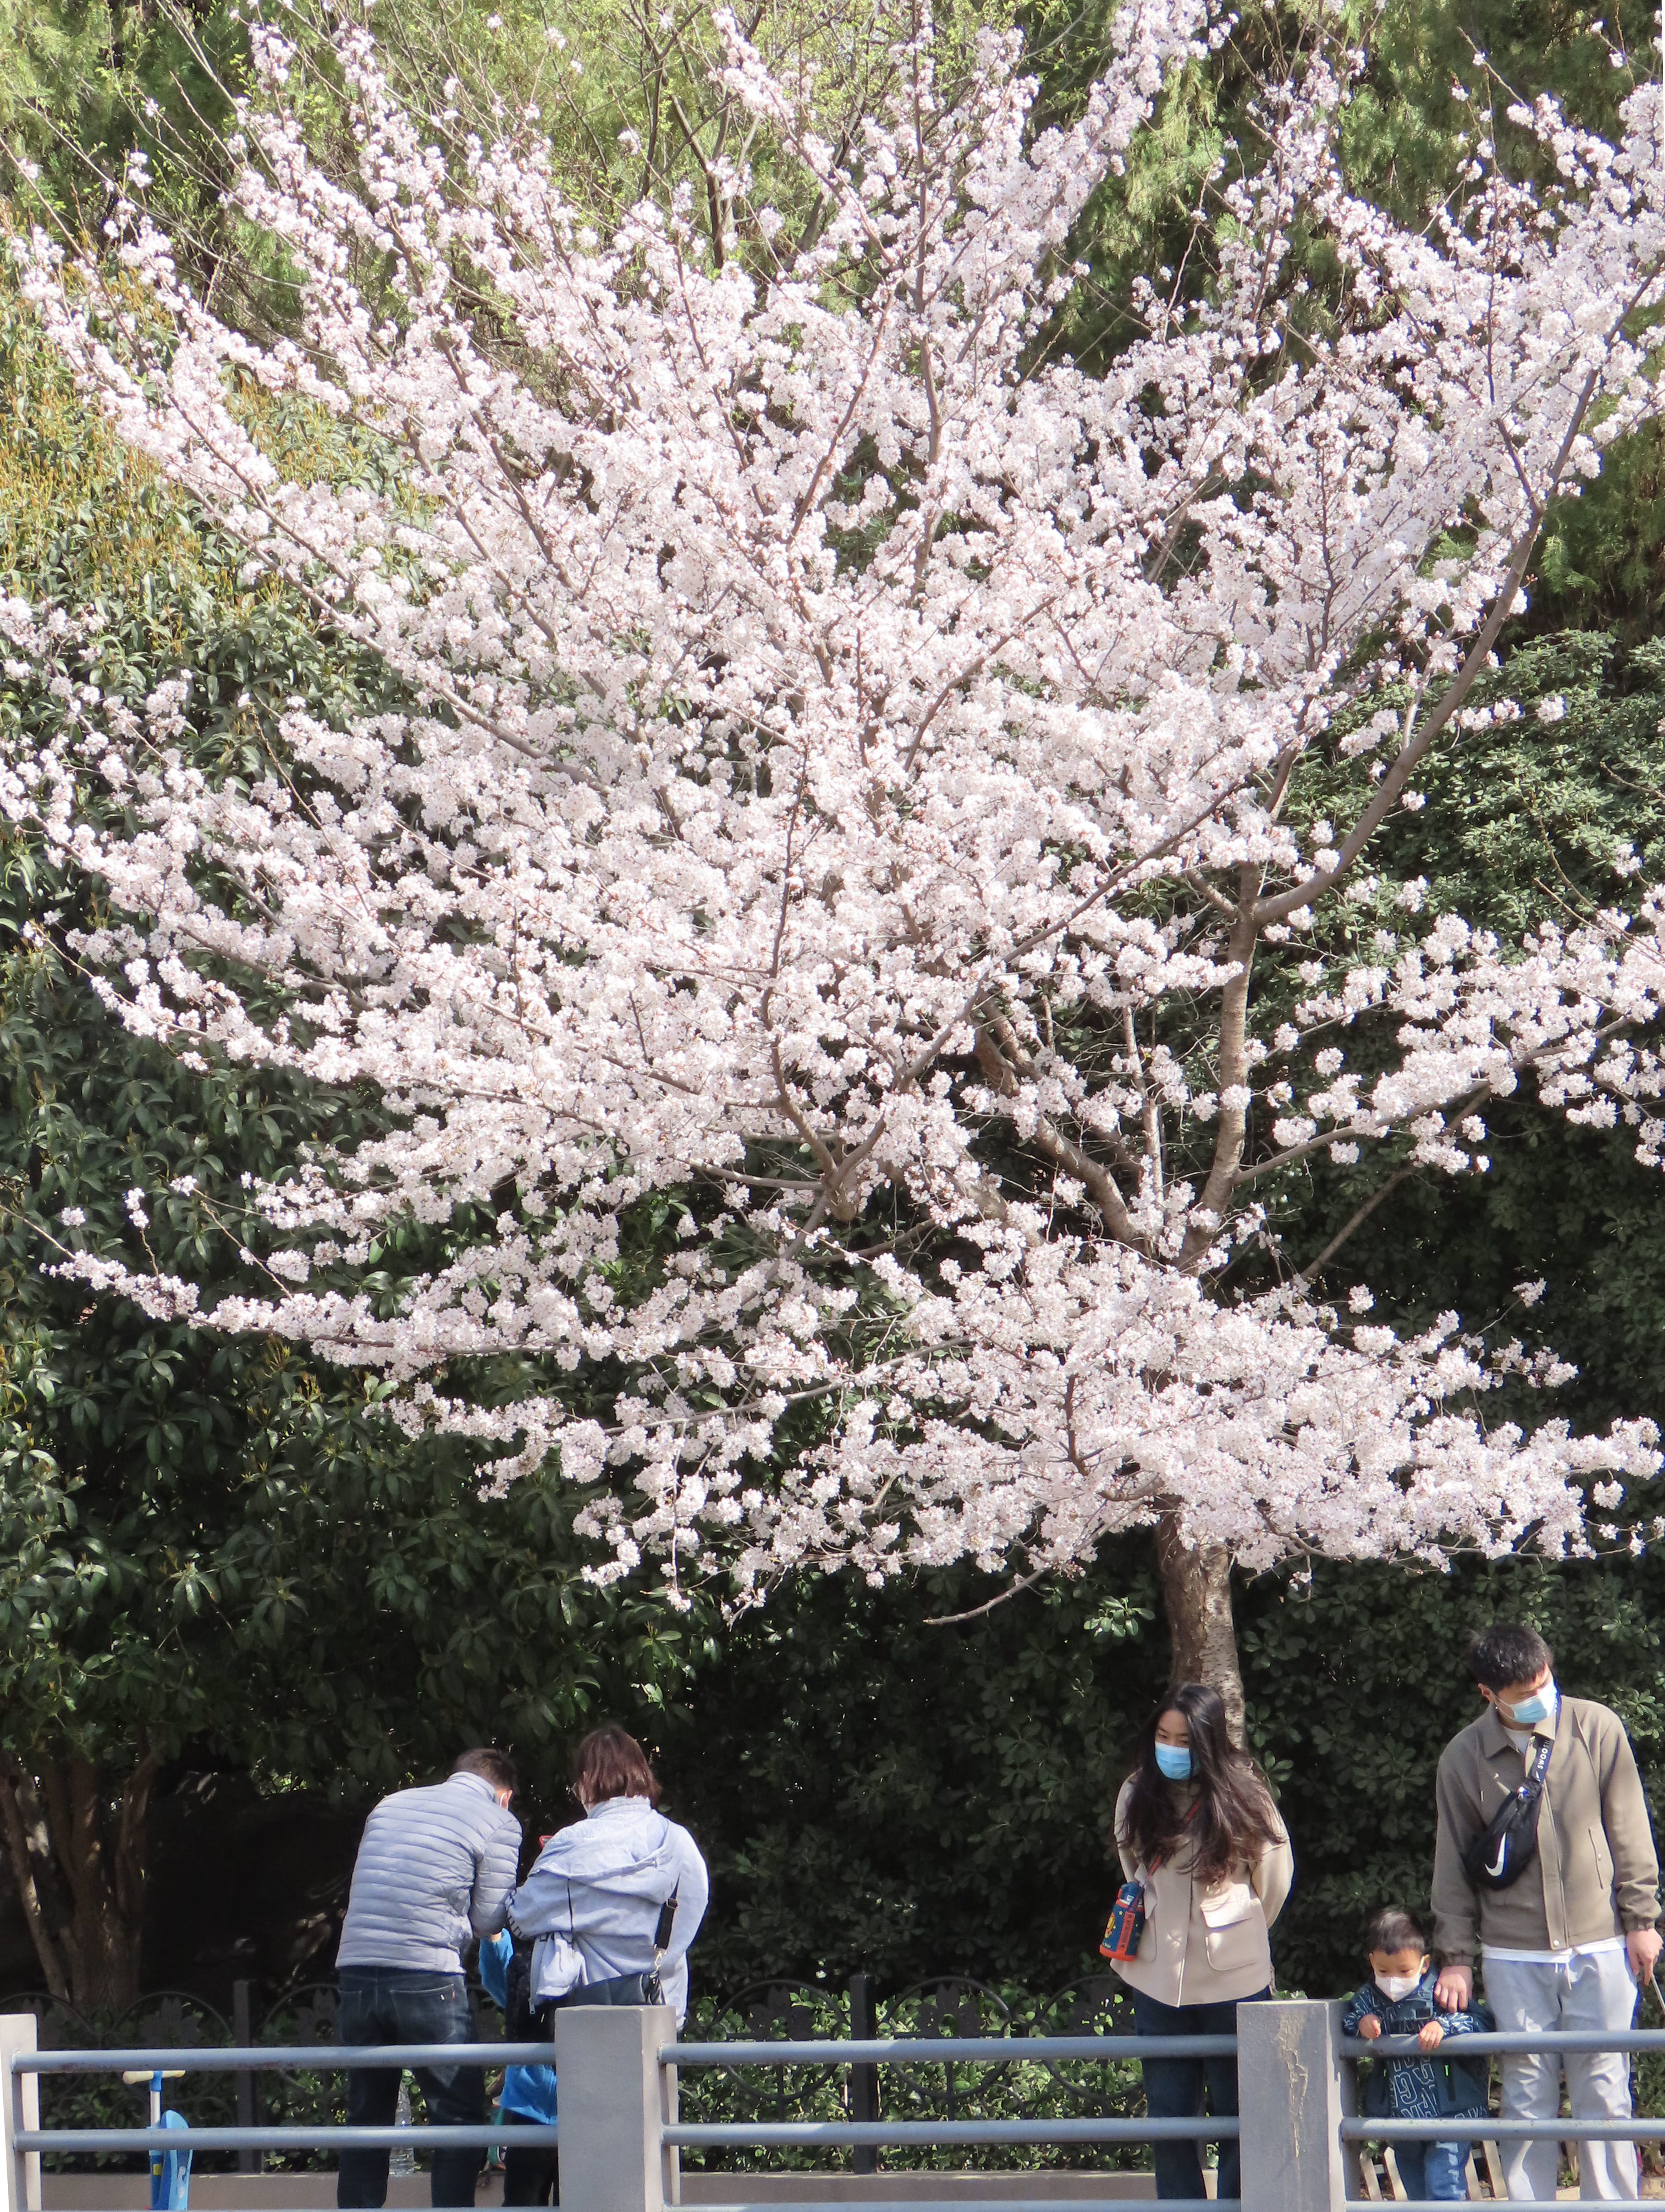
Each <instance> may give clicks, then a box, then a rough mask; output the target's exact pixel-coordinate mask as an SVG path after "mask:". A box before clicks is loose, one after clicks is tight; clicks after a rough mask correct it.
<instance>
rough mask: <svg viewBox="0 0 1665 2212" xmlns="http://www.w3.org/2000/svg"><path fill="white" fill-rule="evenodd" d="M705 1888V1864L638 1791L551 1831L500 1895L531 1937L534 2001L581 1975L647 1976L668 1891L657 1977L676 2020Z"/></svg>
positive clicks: (590, 1978)
mask: <svg viewBox="0 0 1665 2212" xmlns="http://www.w3.org/2000/svg"><path fill="white" fill-rule="evenodd" d="M710 1894H711V1879H710V1876H709V1875H708V1873H707V1872H706V1865H705V1861H704V1860H703V1859H702V1857H700V1853H699V1847H698V1845H697V1844H696V1843H695V1841H694V1838H692V1836H690V1834H689V1832H688V1831H687V1829H686V1828H679V1827H678V1826H677V1824H676V1822H675V1821H674V1820H666V1819H665V1815H664V1814H662V1813H656V1812H655V1811H654V1809H653V1806H652V1805H651V1804H650V1803H649V1802H648V1801H647V1798H645V1797H607V1798H604V1799H603V1801H602V1802H601V1803H600V1804H599V1805H592V1807H591V1808H590V1810H589V1812H588V1814H586V1816H585V1818H584V1819H583V1820H576V1821H574V1824H573V1825H572V1826H571V1827H570V1828H562V1830H561V1831H560V1832H559V1833H558V1834H556V1835H554V1836H551V1837H550V1840H549V1842H548V1843H547V1844H545V1845H544V1849H543V1850H542V1851H541V1852H540V1853H539V1855H538V1863H537V1865H536V1866H534V1867H533V1869H532V1872H531V1873H530V1874H529V1875H527V1876H526V1880H525V1881H523V1882H522V1883H521V1884H520V1887H519V1888H518V1889H517V1890H516V1891H515V1893H514V1894H513V1896H512V1897H511V1898H510V1899H509V1901H508V1924H509V1926H510V1927H511V1928H512V1929H513V1930H514V1932H515V1934H516V1935H517V1936H524V1937H532V1938H534V1939H535V1946H534V1948H533V1951H532V1996H533V1997H534V1999H535V2000H537V2001H539V2002H541V2001H542V2000H543V1999H544V1998H546V1997H550V1996H564V1995H565V1993H566V1991H567V1990H568V1989H571V1988H573V1987H574V1986H575V1985H576V1984H578V1983H580V1982H584V1983H589V1982H605V1981H609V1980H611V1978H612V1977H613V1976H614V1975H615V1974H645V1973H647V1972H648V1971H649V1969H650V1968H651V1967H652V1966H653V1933H654V1930H655V1929H656V1928H657V1927H658V1925H659V1908H660V1907H661V1906H662V1905H664V1904H665V1902H666V1901H667V1899H670V1898H671V1897H672V1896H673V1895H674V1896H675V1898H676V1899H677V1914H676V1918H675V1920H674V1921H673V1922H672V1923H671V1940H670V1942H668V1943H667V1944H666V1945H665V1952H664V1955H663V1956H662V1957H661V1959H660V1960H659V1980H660V1984H661V1985H662V1987H663V1989H664V1990H665V2002H666V2003H667V2004H668V2005H670V2006H671V2007H672V2008H674V2009H675V2012H676V2015H677V2018H678V2020H680V2019H681V2018H682V2016H683V2015H684V2013H685V2012H686V2011H687V2009H688V1947H689V1945H690V1943H691V1942H693V1941H694V1937H695V1936H696V1933H697V1932H698V1929H699V1925H700V1923H701V1921H702V1919H703V1918H704V1917H705V1908H706V1903H707V1900H708V1898H709V1897H710Z"/></svg>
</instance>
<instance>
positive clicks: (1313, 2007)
mask: <svg viewBox="0 0 1665 2212" xmlns="http://www.w3.org/2000/svg"><path fill="white" fill-rule="evenodd" d="M1340 2039H1341V2007H1340V2004H1339V2003H1324V2002H1317V2001H1314V2000H1311V1999H1307V1998H1300V1999H1297V2000H1295V2001H1293V2002H1290V2003H1287V2004H1282V2003H1267V2004H1245V2005H1239V2006H1238V2008H1237V2086H1238V2104H1239V2110H1240V2112H1241V2114H1242V2123H1241V2124H1242V2127H1243V2212H1341V2208H1342V2206H1343V2205H1344V2204H1345V2203H1346V2197H1347V2191H1346V2161H1345V2160H1344V2159H1343V2157H1342V2144H1341V2137H1340V2124H1341V2115H1342V2093H1343V2087H1344V2085H1343V2082H1342V2078H1341V2076H1342V2065H1341V2058H1340V2049H1339V2046H1340ZM1351 2101H1352V2100H1351V2098H1349V2100H1348V2103H1349V2105H1351Z"/></svg>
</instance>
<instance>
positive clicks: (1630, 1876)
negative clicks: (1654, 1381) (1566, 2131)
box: [1434, 1628, 1660, 2201]
mask: <svg viewBox="0 0 1665 2212" xmlns="http://www.w3.org/2000/svg"><path fill="white" fill-rule="evenodd" d="M1469 1657H1470V1661H1471V1663H1472V1664H1473V1667H1474V1674H1475V1678H1476V1680H1478V1682H1479V1684H1480V1695H1481V1697H1482V1698H1483V1699H1485V1700H1486V1711H1484V1712H1483V1713H1482V1714H1481V1715H1480V1718H1479V1719H1478V1720H1476V1721H1474V1722H1472V1723H1470V1724H1469V1726H1468V1728H1466V1729H1464V1730H1463V1731H1462V1733H1461V1735H1459V1736H1455V1737H1454V1738H1453V1739H1452V1741H1450V1742H1449V1744H1447V1746H1446V1747H1445V1750H1444V1753H1443V1755H1442V1757H1441V1759H1440V1762H1439V1779H1438V1782H1437V1784H1436V1792H1437V1801H1438V1808H1439V1834H1438V1838H1437V1842H1436V1844H1435V1847H1434V1948H1435V1950H1436V1951H1437V1954H1438V1955H1439V1959H1440V1962H1441V1965H1440V1974H1439V1979H1438V1981H1437V1984H1435V1991H1434V1994H1435V1997H1436V2000H1437V2002H1438V2003H1440V2004H1442V2005H1443V2006H1444V2008H1446V2010H1447V2011H1449V2012H1456V2011H1466V2010H1467V2009H1468V2006H1469V2002H1470V1999H1471V1997H1472V1996H1473V1993H1474V1954H1475V1950H1476V1948H1478V1949H1479V1952H1480V1958H1481V1960H1482V1961H1483V1963H1484V1967H1485V1973H1486V1996H1487V1997H1488V1998H1489V1999H1490V2001H1491V2004H1492V2011H1493V2012H1494V2013H1495V2014H1496V2015H1497V2020H1498V2028H1499V2030H1500V2031H1501V2032H1502V2033H1505V2034H1533V2033H1538V2034H1547V2033H1551V2032H1553V2031H1555V2030H1558V2029H1571V2028H1598V2027H1620V2028H1623V2027H1629V2026H1630V2025H1631V2022H1632V2019H1633V2018H1634V2016H1635V2013H1636V1994H1637V1985H1638V1983H1639V1982H1642V1981H1645V1980H1646V1978H1648V1976H1649V1975H1650V1974H1651V1973H1652V1972H1653V1970H1654V1963H1655V1961H1656V1960H1657V1958H1658V1956H1659V1953H1660V1937H1659V1935H1658V1932H1657V1930H1656V1928H1655V1925H1654V1923H1655V1922H1656V1920H1657V1919H1658V1917H1659V1862H1658V1859H1657V1857H1656V1854H1655V1851H1654V1839H1653V1830H1652V1827H1651V1826H1650V1821H1649V1819H1648V1802H1647V1799H1646V1798H1645V1797H1644V1795H1643V1790H1642V1781H1641V1777H1640V1776H1639V1775H1638V1772H1637V1771H1636V1757H1635V1754H1634V1753H1632V1749H1631V1745H1630V1739H1629V1737H1628V1736H1627V1735H1626V1733H1625V1727H1624V1723H1623V1722H1622V1721H1620V1719H1619V1716H1618V1715H1617V1714H1616V1713H1613V1712H1609V1711H1608V1710H1607V1706H1605V1705H1594V1704H1592V1703H1591V1702H1590V1701H1589V1699H1586V1698H1567V1697H1563V1696H1562V1695H1561V1693H1560V1692H1559V1690H1558V1689H1557V1688H1556V1686H1555V1680H1554V1668H1555V1660H1554V1655H1553V1652H1552V1651H1551V1650H1550V1649H1549V1646H1548V1645H1547V1644H1546V1643H1545V1642H1544V1640H1543V1638H1542V1637H1541V1636H1540V1635H1539V1634H1538V1632H1537V1631H1536V1630H1535V1629H1531V1628H1488V1629H1486V1631H1485V1632H1483V1633H1482V1634H1481V1635H1480V1636H1477V1637H1476V1638H1475V1639H1474V1645H1473V1647H1472V1649H1471V1650H1470V1654H1469ZM1545 1743H1547V1744H1549V1745H1550V1746H1551V1747H1552V1749H1551V1751H1550V1755H1549V1764H1548V1766H1547V1769H1546V1770H1545V1773H1544V1782H1543V1798H1542V1802H1541V1805H1540V1811H1539V1815H1538V1830H1537V1844H1538V1852H1537V1857H1536V1858H1535V1859H1534V1861H1533V1863H1531V1865H1529V1866H1528V1867H1527V1869H1525V1871H1524V1872H1523V1873H1522V1875H1521V1876H1520V1878H1519V1880H1518V1881H1516V1882H1514V1883H1513V1884H1512V1885H1511V1886H1510V1887H1508V1888H1507V1889H1492V1888H1490V1887H1486V1885H1485V1884H1483V1883H1480V1882H1477V1881H1474V1880H1473V1879H1471V1877H1470V1876H1469V1875H1468V1873H1467V1872H1466V1871H1465V1869H1464V1867H1463V1854H1464V1852H1465V1851H1466V1850H1468V1845H1469V1844H1470V1843H1471V1842H1472V1841H1473V1840H1474V1838H1475V1837H1476V1836H1477V1835H1478V1834H1479V1833H1480V1831H1481V1830H1482V1829H1483V1828H1485V1827H1486V1825H1487V1823H1488V1822H1489V1821H1490V1820H1492V1817H1493V1816H1494V1815H1495V1814H1497V1813H1498V1810H1499V1809H1500V1808H1501V1807H1502V1806H1503V1805H1504V1802H1506V1800H1507V1799H1508V1798H1509V1796H1510V1795H1511V1794H1512V1792H1514V1791H1515V1790H1518V1789H1519V1788H1520V1786H1521V1784H1522V1780H1523V1779H1524V1778H1525V1775H1526V1771H1527V1762H1528V1759H1529V1758H1531V1757H1533V1756H1534V1745H1537V1746H1542V1745H1543V1744H1545ZM1563 2067H1565V2071H1566V2081H1567V2095H1568V2100H1569V2102H1570V2104H1571V2110H1572V2113H1573V2116H1574V2117H1575V2118H1580V2119H1583V2118H1589V2119H1607V2118H1613V2119H1622V2118H1628V2117H1629V2115H1630V2110H1631V2077H1630V2061H1629V2059H1628V2057H1626V2055H1625V2054H1624V2053H1623V2052H1622V2051H1594V2052H1571V2051H1569V2052H1567V2053H1566V2054H1565V2057H1563V2056H1562V2055H1561V2054H1559V2053H1558V2052H1553V2051H1547V2052H1542V2053H1525V2054H1522V2055H1521V2056H1519V2057H1508V2058H1505V2059H1504V2062H1503V2116H1504V2119H1505V2120H1508V2119H1511V2118H1513V2119H1552V2118H1554V2116H1555V2114H1556V2113H1557V2112H1559V2109H1560V2101H1561V2072H1562V2069H1563ZM1504 2132H1505V2133H1506V2131H1504ZM1502 2148H1503V2154H1504V2172H1505V2174H1506V2176H1507V2178H1508V2182H1509V2193H1510V2197H1538V2198H1541V2199H1544V2200H1546V2201H1547V2200H1552V2199H1553V2197H1554V2195H1555V2181H1556V2172H1557V2167H1558V2166H1559V2156H1560V2149H1559V2144H1557V2143H1554V2142H1519V2141H1516V2142H1508V2141H1507V2140H1505V2141H1504V2143H1503V2146H1502ZM1579 2163H1580V2170H1581V2172H1582V2174H1583V2193H1584V2195H1585V2197H1607V2198H1612V2197H1636V2196H1637V2195H1638V2174H1637V2159H1636V2147H1635V2145H1634V2144H1633V2143H1621V2142H1608V2143H1593V2142H1587V2143H1583V2144H1582V2145H1581V2146H1580V2149H1579Z"/></svg>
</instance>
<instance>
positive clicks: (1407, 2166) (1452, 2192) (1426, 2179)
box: [1394, 2142, 1468, 2204]
mask: <svg viewBox="0 0 1665 2212" xmlns="http://www.w3.org/2000/svg"><path fill="white" fill-rule="evenodd" d="M1394 2163H1395V2165H1396V2166H1398V2168H1399V2178H1400V2179H1401V2181H1402V2182H1403V2183H1404V2184H1405V2194H1406V2195H1407V2197H1409V2198H1410V2199H1411V2202H1412V2203H1415V2202H1416V2200H1417V2198H1418V2197H1430V2198H1431V2199H1432V2200H1433V2201H1434V2202H1435V2203H1439V2204H1443V2203H1446V2202H1448V2201H1451V2202H1461V2203H1466V2202H1467V2201H1468V2144H1467V2143H1466V2142H1449V2143H1439V2142H1396V2143H1395V2145H1394Z"/></svg>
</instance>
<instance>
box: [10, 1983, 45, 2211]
mask: <svg viewBox="0 0 1665 2212" xmlns="http://www.w3.org/2000/svg"><path fill="white" fill-rule="evenodd" d="M38 2030H39V2021H37V2020H36V2019H35V2016H34V2015H33V2013H32V2012H9V2013H0V2067H3V2069H5V2072H4V2079H3V2081H0V2212H40V2154H39V2152H38V2151H27V2152H25V2151H19V2150H17V2149H16V2148H15V2142H16V2139H17V2133H18V2130H19V2129H20V2128H38V2127H39V2125H40V2076H39V2075H38V2074H14V2073H13V2072H12V2070H11V2062H12V2054H13V2052H14V2051H33V2050H34V2049H35V2048H36V2047H37V2045H36V2034H37V2032H38Z"/></svg>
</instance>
